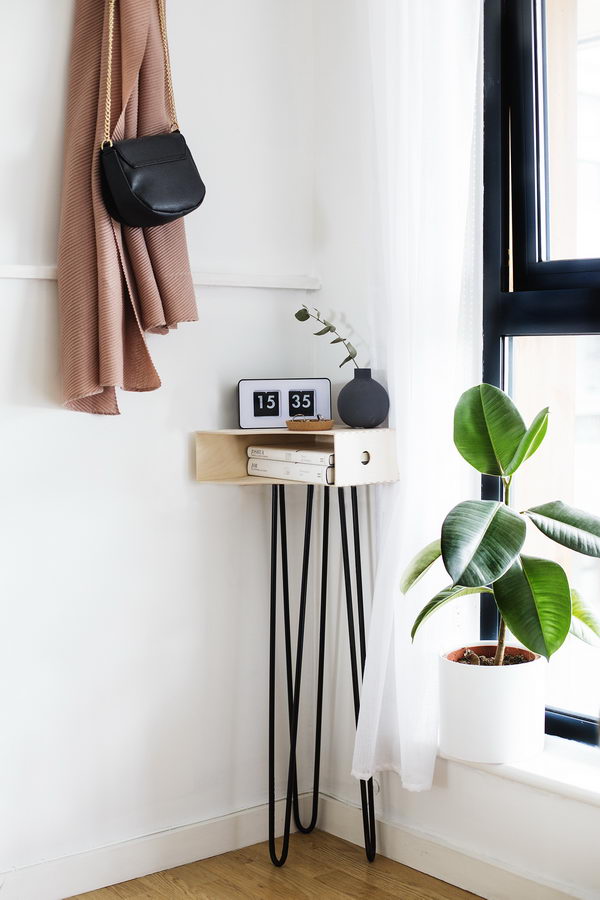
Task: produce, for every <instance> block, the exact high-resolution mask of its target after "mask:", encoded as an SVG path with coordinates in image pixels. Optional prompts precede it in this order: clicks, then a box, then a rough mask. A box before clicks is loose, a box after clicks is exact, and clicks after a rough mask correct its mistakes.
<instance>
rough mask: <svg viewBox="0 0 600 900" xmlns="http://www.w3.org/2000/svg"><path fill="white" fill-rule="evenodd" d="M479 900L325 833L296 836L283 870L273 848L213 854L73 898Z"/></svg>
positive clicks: (157, 899) (95, 899) (255, 846)
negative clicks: (271, 854) (273, 862)
mask: <svg viewBox="0 0 600 900" xmlns="http://www.w3.org/2000/svg"><path fill="white" fill-rule="evenodd" d="M241 897H245V898H250V900H254V898H256V900H269V898H280V900H304V898H306V900H327V898H329V897H331V898H340V897H345V898H348V897H353V898H359V900H361V898H369V900H376V898H378V897H381V898H392V897H394V898H396V900H399V898H400V900H460V898H465V900H474V898H475V894H470V893H468V892H467V891H462V890H460V889H459V888H455V887H451V886H450V885H449V884H446V883H445V882H444V881H438V880H437V878H431V877H430V876H429V875H423V874H422V873H421V872H417V871H416V869H409V868H408V866H402V865H400V863H396V862H393V861H392V860H390V859H386V858H385V857H384V856H378V857H377V859H376V860H375V862H373V863H368V862H367V861H366V859H365V856H364V853H363V851H362V849H361V848H360V847H357V846H355V845H354V844H348V843H346V841H342V840H340V839H339V838H336V837H333V836H332V835H330V834H325V833H324V832H322V831H316V832H313V834H309V835H299V834H293V835H292V837H291V841H290V855H289V858H288V862H287V863H286V865H285V866H284V867H283V868H281V869H276V868H275V867H274V866H272V865H271V863H270V861H269V852H268V849H267V845H266V844H255V845H254V846H253V847H245V848H244V849H243V850H235V851H233V852H232V853H225V854H223V856H213V857H211V858H210V859H202V860H200V861H199V862H195V863H190V864H189V865H187V866H179V868H177V869H169V870H167V871H165V872H158V873H157V874H156V875H147V876H146V877H145V878H137V879H136V880H135V881H126V882H123V884H116V885H114V886H113V887H108V888H103V889H102V890H99V891H92V892H91V893H89V894H80V895H79V896H78V897H76V898H72V900H83V898H85V900H179V898H181V900H191V898H193V900H234V898H241Z"/></svg>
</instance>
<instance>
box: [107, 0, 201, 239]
mask: <svg viewBox="0 0 600 900" xmlns="http://www.w3.org/2000/svg"><path fill="white" fill-rule="evenodd" d="M115 2H116V0H108V4H109V10H108V61H107V67H106V96H105V115H104V138H103V140H102V144H101V148H100V172H101V182H102V196H103V198H104V204H105V206H106V208H107V210H108V212H109V213H110V215H111V216H112V218H113V219H116V220H117V222H121V223H122V224H123V225H131V226H133V227H143V228H149V227H153V226H156V225H165V224H166V223H167V222H172V221H173V220H174V219H180V218H181V217H182V216H187V214H188V213H191V212H193V210H195V209H197V208H198V207H199V206H200V204H201V203H202V201H203V200H204V195H205V193H206V188H205V187H204V184H203V182H202V179H201V178H200V174H199V172H198V169H197V168H196V164H195V162H194V160H193V158H192V154H191V153H190V149H189V147H188V145H187V144H186V142H185V138H184V136H183V135H182V134H181V132H180V131H179V128H178V125H177V115H176V112H175V99H174V95H173V83H172V80H171V64H170V60H169V47H168V43H167V31H166V21H165V8H164V0H157V3H158V13H159V20H160V32H161V37H162V45H163V54H164V61H165V81H166V86H167V95H168V100H169V113H170V116H171V123H172V124H171V131H170V132H168V133H166V134H154V135H149V136H148V137H141V138H130V139H129V140H124V141H114V142H113V141H112V140H111V138H110V101H111V83H112V41H113V30H114V8H115Z"/></svg>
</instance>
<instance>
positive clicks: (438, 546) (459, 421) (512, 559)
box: [401, 384, 600, 665]
mask: <svg viewBox="0 0 600 900" xmlns="http://www.w3.org/2000/svg"><path fill="white" fill-rule="evenodd" d="M547 428H548V409H547V408H546V409H542V410H541V411H540V412H539V413H538V414H537V416H536V417H535V419H534V420H533V422H532V423H531V425H530V426H529V428H527V427H526V426H525V423H524V421H523V418H522V416H521V414H520V413H519V411H518V410H517V408H516V406H515V404H514V403H513V402H512V400H511V399H510V397H509V396H508V395H507V394H505V393H504V391H501V390H499V389H498V388H496V387H493V386H492V385H489V384H480V385H477V386H476V387H473V388H470V390H468V391H465V393H464V394H463V395H462V396H461V398H460V400H459V401H458V404H457V406H456V410H455V413H454V443H455V445H456V448H457V450H458V451H459V453H460V454H461V455H462V456H463V457H464V459H465V460H466V461H467V462H468V463H470V465H472V466H473V467H474V468H475V469H477V471H478V472H481V473H482V474H483V475H495V476H497V477H498V478H499V479H500V482H501V485H502V494H503V502H499V501H498V502H497V501H493V500H466V501H465V502H463V503H459V504H458V505H457V506H455V507H454V509H452V510H450V512H449V513H448V515H447V516H446V518H445V520H444V522H443V524H442V530H441V537H440V539H439V540H435V541H433V542H432V543H431V544H429V545H428V546H427V547H425V548H424V549H423V550H422V551H421V552H420V553H419V554H417V556H416V557H415V558H414V559H413V560H412V562H411V563H410V564H409V566H408V568H407V570H406V572H405V573H404V575H403V578H402V583H401V590H402V592H403V593H406V592H407V591H408V590H409V589H410V588H411V587H413V586H414V585H415V584H416V583H417V582H418V581H419V580H420V579H421V578H422V577H423V575H424V574H425V573H426V572H427V571H428V570H429V569H430V567H431V566H432V565H433V563H434V562H435V561H436V560H437V559H438V557H440V556H441V557H442V560H443V562H444V566H445V568H446V571H447V572H448V575H449V576H450V578H451V580H452V581H451V584H450V585H448V587H446V588H444V589H443V590H442V591H440V592H439V593H438V594H436V596H435V597H433V599H432V600H430V601H429V603H427V605H426V606H425V607H424V608H423V609H422V610H421V612H420V613H419V615H418V616H417V618H416V621H415V623H414V625H413V628H412V632H411V637H412V638H413V640H414V637H415V634H416V632H417V629H418V628H419V627H420V626H421V625H422V624H423V622H424V621H425V620H426V619H428V618H429V616H431V615H432V614H433V613H434V612H435V611H436V610H438V609H440V608H441V607H442V606H445V605H446V604H447V603H449V602H450V601H452V600H456V599H458V598H459V597H463V596H465V595H468V594H479V593H486V594H491V595H492V596H493V598H494V600H495V602H496V605H497V607H498V612H499V622H500V624H499V631H498V643H497V649H496V652H495V656H494V660H493V662H494V665H502V663H503V661H504V651H505V645H506V631H507V628H508V629H510V631H511V632H512V634H514V636H515V637H516V638H517V640H518V641H520V642H521V643H522V644H523V645H524V646H525V647H527V648H528V649H529V650H531V651H533V652H534V653H539V654H541V655H542V656H545V657H546V658H547V659H548V658H549V657H550V656H551V655H552V654H553V653H555V652H556V650H558V649H559V647H560V646H561V645H562V644H563V642H564V640H565V638H566V637H567V635H568V634H569V632H571V633H573V634H574V635H576V636H577V637H579V638H581V639H583V640H586V641H588V643H594V642H595V640H596V638H598V637H600V622H599V621H598V619H597V618H596V616H595V615H594V613H593V612H592V610H591V609H590V608H589V607H588V606H586V605H585V603H584V602H583V601H582V599H581V597H580V596H579V594H578V593H577V592H576V591H575V590H573V589H572V588H571V587H570V586H569V581H568V579H567V575H566V573H565V571H564V569H563V568H562V567H561V566H560V565H558V563H556V562H552V561H551V560H548V559H538V558H537V557H534V556H527V555H525V554H524V553H523V552H522V551H523V545H524V543H525V536H526V531H527V523H528V522H529V523H531V524H532V525H534V526H535V527H536V528H537V529H539V531H541V532H542V533H543V534H544V535H546V537H548V538H550V540H552V541H555V542H556V543H558V544H562V545H563V546H564V547H568V548H569V549H570V550H574V551H575V552H576V553H583V554H585V555H587V556H594V557H600V518H598V517H597V516H594V515H591V514H590V513H587V512H583V511H582V510H580V509H575V508H574V507H572V506H568V505H567V504H566V503H563V502H562V501H560V500H553V501H550V502H549V503H544V504H542V505H541V506H534V507H531V508H530V509H525V510H523V511H522V512H516V511H515V510H513V509H512V508H511V506H510V497H511V487H512V483H513V478H514V476H515V474H516V473H517V471H518V470H519V469H520V467H521V466H522V465H523V463H525V462H526V460H528V459H529V458H530V457H531V456H532V455H533V454H534V453H535V452H536V450H537V449H538V448H539V446H540V444H541V443H542V441H543V440H544V437H545V435H546V431H547Z"/></svg>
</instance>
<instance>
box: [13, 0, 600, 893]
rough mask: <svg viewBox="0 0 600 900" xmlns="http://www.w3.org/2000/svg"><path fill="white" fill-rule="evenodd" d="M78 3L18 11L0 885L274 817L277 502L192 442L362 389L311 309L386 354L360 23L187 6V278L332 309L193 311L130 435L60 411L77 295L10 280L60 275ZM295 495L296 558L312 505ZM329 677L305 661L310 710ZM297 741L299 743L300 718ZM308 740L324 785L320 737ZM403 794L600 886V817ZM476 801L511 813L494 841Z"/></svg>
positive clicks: (179, 52)
mask: <svg viewBox="0 0 600 900" xmlns="http://www.w3.org/2000/svg"><path fill="white" fill-rule="evenodd" d="M72 7H73V0H57V2H56V3H54V4H52V10H50V7H49V4H47V3H45V2H44V0H28V2H27V4H20V5H19V4H12V5H10V6H8V7H7V9H6V10H5V11H4V25H5V27H4V28H3V29H2V30H1V31H0V50H1V53H0V67H1V71H0V74H1V75H2V80H3V83H6V82H7V81H8V83H9V84H10V86H11V90H10V91H5V97H4V102H5V119H4V120H5V121H6V122H10V123H11V128H10V140H5V141H3V142H2V144H1V145H0V308H1V310H2V329H1V331H0V430H1V437H2V462H3V472H4V473H5V474H4V479H3V481H2V484H1V486H0V547H1V548H2V554H3V556H2V565H1V568H0V572H1V575H0V588H1V597H2V607H1V608H2V626H3V627H2V634H3V638H4V640H3V641H2V649H1V652H0V708H1V709H2V712H3V716H2V725H3V727H2V729H1V730H0V871H2V870H8V869H11V868H13V867H21V866H29V865H31V864H34V863H38V862H40V861H42V860H50V859H53V858H60V857H64V856H67V855H69V854H75V853H79V852H81V851H85V850H88V849H94V848H99V847H102V846H104V845H107V844H113V843H115V844H116V843H118V842H123V841H127V840H130V839H132V838H135V837H138V836H142V835H147V834H150V833H154V832H160V831H163V830H165V829H170V828H175V827H176V826H180V825H185V824H186V823H194V822H200V821H204V820H207V819H210V818H211V817H215V816H220V815H223V814H227V813H230V812H234V811H236V810H240V809H243V808H246V807H252V806H254V805H256V804H261V803H264V802H265V801H266V766H265V763H266V714H267V708H266V699H267V698H266V685H267V634H268V621H267V617H268V595H267V591H268V579H267V574H268V568H267V567H268V547H267V540H266V537H267V533H268V522H269V494H268V490H267V489H266V488H265V489H258V488H256V489H254V490H252V491H247V490H244V489H235V488H227V489H217V488H216V487H207V486H200V485H197V484H195V483H194V482H193V479H192V446H191V438H190V435H191V432H193V431H194V430H195V429H197V428H200V427H202V428H211V427H213V428H218V427H226V426H232V425H234V424H235V412H234V409H235V407H234V400H235V391H234V388H235V384H236V383H237V380H238V379H239V378H240V377H241V376H246V377H248V376H260V375H264V374H269V375H274V376H277V375H301V374H306V372H307V371H310V372H314V373H315V374H319V375H328V376H330V377H331V378H332V379H333V380H334V383H335V384H336V385H337V386H339V384H341V383H343V382H344V381H345V380H347V378H349V377H350V376H351V372H350V371H349V370H348V369H347V368H346V369H344V370H341V371H338V370H337V363H338V361H339V360H338V356H337V352H336V351H337V348H336V347H330V346H329V345H328V344H326V343H324V342H322V341H321V342H320V341H319V340H318V339H316V338H313V337H312V336H311V335H310V330H309V329H308V328H307V327H306V326H304V327H303V326H301V325H299V324H297V323H296V322H295V321H294V320H293V317H292V313H293V311H294V310H295V309H296V308H297V306H298V305H299V303H300V302H303V301H305V302H309V303H310V302H311V300H314V301H315V302H318V304H319V307H320V308H321V309H322V311H325V312H326V313H327V314H328V315H335V316H337V317H338V319H339V318H340V317H341V320H342V322H343V324H344V326H345V327H346V328H347V331H348V334H349V335H351V337H352V339H353V342H354V343H355V344H356V346H357V347H358V349H359V351H360V352H361V353H362V354H363V360H368V357H369V349H368V348H369V310H368V308H367V304H366V301H365V298H366V296H367V271H368V265H367V246H368V225H367V222H368V217H367V210H368V195H369V181H368V177H366V178H365V177H362V176H361V172H362V173H364V172H365V171H366V170H365V160H364V154H363V146H362V141H363V129H364V122H363V121H362V119H361V113H360V103H359V102H358V98H359V96H360V93H361V91H363V90H364V89H365V80H364V76H365V73H364V68H363V67H362V61H361V60H362V59H363V56H362V49H361V48H362V36H361V34H360V33H359V31H358V29H357V25H356V20H355V18H354V16H353V9H354V6H353V5H352V4H349V3H348V2H347V0H319V2H317V3H314V2H313V0H252V2H248V0H219V2H218V3H217V2H215V0H198V2H196V3H194V4H188V3H185V2H184V0H170V12H169V20H170V31H171V40H172V47H173V56H174V70H175V79H176V87H177V89H178V90H177V93H178V108H179V113H180V119H181V122H182V125H183V126H184V128H185V133H186V136H187V137H188V140H189V142H190V145H191V146H192V148H193V151H194V154H195V156H196V158H197V161H198V163H199V166H200V169H201V172H202V174H203V176H204V177H205V179H206V182H207V186H208V193H207V199H206V203H205V205H204V206H203V208H202V209H201V210H200V211H199V212H198V213H196V214H195V215H194V216H193V217H191V218H190V219H189V226H188V234H189V239H190V250H191V258H192V265H193V268H194V269H196V270H201V271H209V272H211V271H212V272H215V271H216V272H222V273H230V274H232V275H239V274H240V273H249V274H250V275H265V276H281V275H286V274H287V275H291V274H295V275H298V274H300V275H301V274H315V273H316V274H319V275H322V277H323V282H324V288H323V290H322V291H321V293H320V294H319V295H318V300H316V298H314V297H312V296H309V295H305V294H303V293H295V292H287V291H285V292H284V291H266V290H251V289H233V288H220V289H215V288H212V289H202V290H199V291H198V300H199V306H200V322H199V323H198V324H194V325H188V326H182V328H180V329H179V330H178V331H177V332H176V333H174V334H171V335H169V336H168V337H165V338H163V337H154V336H153V337H151V338H150V341H151V346H152V352H153V355H154V357H155V360H156V363H157V367H158V370H159V372H160V374H161V376H162V379H163V387H162V388H161V389H160V390H159V391H158V392H154V393H150V394H138V395H122V396H121V405H122V411H123V415H122V416H121V417H120V418H104V417H98V418H92V417H88V416H83V415H80V414H76V413H71V412H65V411H63V410H61V409H60V407H59V406H58V377H57V358H58V353H57V346H56V341H57V328H56V294H55V285H54V284H53V283H52V282H47V281H35V280H27V279H25V280H9V279H6V278H3V277H1V276H2V274H3V273H4V275H6V274H7V271H8V270H7V268H6V267H10V266H16V265H24V266H39V265H51V264H52V263H54V261H55V242H56V223H57V215H58V202H57V198H58V193H59V180H60V156H61V141H62V135H61V116H60V110H61V105H62V102H63V97H64V73H65V61H66V54H67V47H68V37H69V28H70V18H71V12H72ZM15 73H18V76H17V74H15ZM289 496H290V506H291V509H290V517H289V518H290V525H291V527H292V529H294V528H295V529H296V530H295V531H293V533H292V545H293V542H294V540H295V536H297V529H298V527H299V525H300V520H301V503H302V498H303V492H302V491H301V490H297V491H289ZM333 512H334V517H333V518H332V529H337V510H336V509H335V506H334V509H333ZM364 538H365V544H366V549H367V553H368V550H369V541H368V538H367V535H366V533H364ZM294 575H297V573H296V572H293V573H292V576H294ZM339 575H340V571H339V560H337V559H336V557H335V551H332V580H331V583H332V590H331V595H330V604H329V623H328V625H329V648H328V649H329V654H330V655H329V664H328V671H327V679H328V680H327V685H328V687H327V698H326V708H325V720H324V722H325V725H324V728H325V733H324V740H325V746H324V757H323V762H324V766H323V789H324V790H325V791H326V792H327V793H329V794H331V795H333V796H336V797H339V798H341V799H342V800H344V801H346V802H348V803H350V804H352V803H355V802H356V801H357V798H358V789H357V785H356V784H355V782H353V781H352V779H351V778H350V775H349V770H350V760H351V752H352V739H353V714H352V704H351V697H350V691H349V688H350V680H349V670H348V656H347V652H348V651H347V637H346V632H345V627H346V620H345V611H344V608H343V604H342V599H341V593H340V590H339ZM368 578H369V571H368V566H367V570H366V580H367V582H368ZM296 583H297V582H296ZM311 622H312V619H311V620H310V621H309V629H310V630H309V634H308V635H307V647H308V648H309V650H310V647H311V643H312V637H313V635H312V624H311ZM313 673H314V660H311V658H310V655H309V658H308V660H307V667H306V669H305V676H304V688H305V689H306V696H307V698H308V697H310V695H311V692H312V690H313V688H314V679H313ZM280 726H281V728H280V734H281V737H282V738H283V737H284V736H285V735H284V732H285V720H284V716H282V717H281V721H280ZM301 731H302V734H303V737H304V741H305V744H304V748H303V749H304V751H305V752H303V753H302V754H301V758H302V759H303V763H302V767H301V772H300V777H301V787H305V788H306V787H308V784H309V780H310V779H309V768H310V761H311V759H312V744H311V740H310V739H311V728H310V725H309V724H308V721H307V720H306V724H305V725H304V726H303V727H302V729H301ZM280 763H281V766H280V771H282V770H283V763H284V754H281V758H280ZM383 781H384V785H383V787H384V792H383V797H382V798H380V800H381V804H380V809H381V813H382V815H383V816H384V817H385V818H386V819H387V820H388V821H390V822H393V823H398V824H401V825H403V826H406V827H409V828H412V829H413V830H415V832H419V833H424V834H427V835H429V836H431V837H432V839H433V840H434V841H439V842H440V843H441V844H444V843H446V844H447V843H450V844H451V843H453V842H454V843H457V844H458V845H459V849H462V850H464V851H465V852H466V853H467V854H473V855H474V856H477V855H478V854H479V855H480V856H481V855H484V856H485V855H488V856H489V855H490V853H491V854H492V856H494V857H495V860H496V861H497V862H498V863H499V864H500V865H505V866H507V867H509V868H510V867H511V866H512V867H516V868H519V867H521V868H523V866H525V867H529V869H530V870H531V871H532V873H533V874H534V875H535V874H536V873H537V874H538V875H539V876H540V877H542V876H544V877H546V878H548V879H550V880H552V878H555V879H557V880H559V881H563V882H564V881H565V880H568V875H569V866H571V865H576V866H577V877H579V878H582V879H584V880H583V881H582V882H581V884H582V885H583V886H584V887H586V888H587V889H588V890H591V891H593V890H594V889H595V888H594V885H595V881H594V878H596V874H595V866H594V856H593V849H592V848H591V846H590V841H591V840H593V836H594V834H595V833H596V832H597V829H598V808H595V809H591V808H588V807H587V806H584V805H583V804H580V803H576V802H575V801H566V800H565V801H561V800H560V799H557V798H556V797H554V796H553V795H551V794H546V793H544V792H543V791H533V789H530V788H526V787H524V786H522V785H512V784H509V783H506V782H500V780H499V779H497V778H495V777H494V776H492V775H489V774H488V773H485V772H479V771H475V770H467V771H462V769H460V768H459V767H457V766H456V764H447V763H441V764H440V766H439V767H438V771H437V775H436V784H435V788H434V790H433V791H432V792H431V793H429V794H419V795H412V794H407V793H406V792H404V791H402V790H401V789H400V788H399V786H398V781H397V779H396V778H395V777H394V776H387V777H386V778H385V779H383ZM507 785H508V786H507ZM278 787H279V793H280V794H281V793H282V789H283V779H282V778H279V785H278ZM474 802H478V803H482V804H483V805H484V806H486V805H487V806H491V807H492V808H493V809H494V810H495V811H496V812H497V815H495V816H494V821H493V822H492V823H490V821H489V819H487V818H482V817H481V816H479V815H477V816H475V815H474V814H473V808H472V804H473V803H474ZM517 803H521V804H522V805H523V806H522V808H523V814H522V818H519V821H518V828H515V821H514V817H513V816H514V813H513V810H514V807H515V804H517ZM565 847H567V848H568V851H567V852H565ZM490 848H492V849H490ZM414 864H415V865H420V861H419V860H417V859H415V860H414ZM149 865H150V864H149ZM124 871H125V873H127V871H128V870H127V868H125V870H124ZM102 877H106V873H105V874H104V875H103V876H102ZM123 877H126V875H124V876H123ZM15 896H18V897H19V898H21V897H23V896H25V894H24V893H21V894H19V893H17V894H15ZM31 896H33V897H35V900H38V898H39V892H38V893H33V894H32V895H31Z"/></svg>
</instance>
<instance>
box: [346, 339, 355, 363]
mask: <svg viewBox="0 0 600 900" xmlns="http://www.w3.org/2000/svg"><path fill="white" fill-rule="evenodd" d="M346 349H347V351H348V354H349V356H350V359H354V357H355V356H356V349H355V348H354V347H353V346H352V344H351V343H350V341H346Z"/></svg>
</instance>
